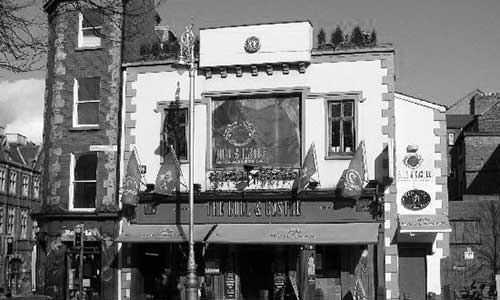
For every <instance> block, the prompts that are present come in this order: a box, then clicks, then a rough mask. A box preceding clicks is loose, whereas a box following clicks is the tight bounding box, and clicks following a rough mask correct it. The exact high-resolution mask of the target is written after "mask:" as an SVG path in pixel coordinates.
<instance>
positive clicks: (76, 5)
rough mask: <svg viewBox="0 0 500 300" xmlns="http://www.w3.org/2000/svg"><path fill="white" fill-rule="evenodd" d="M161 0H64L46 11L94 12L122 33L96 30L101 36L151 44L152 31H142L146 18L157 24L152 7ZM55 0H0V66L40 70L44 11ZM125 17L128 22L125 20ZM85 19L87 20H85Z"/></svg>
mask: <svg viewBox="0 0 500 300" xmlns="http://www.w3.org/2000/svg"><path fill="white" fill-rule="evenodd" d="M161 1H162V0H160V1H155V0H74V1H60V2H61V3H62V2H64V5H63V6H64V9H60V10H51V11H47V12H48V13H49V20H50V18H51V17H54V16H55V15H56V14H57V13H68V12H71V11H77V12H81V13H83V12H85V11H88V10H94V11H97V12H98V13H99V14H100V15H102V17H103V22H105V23H106V24H111V25H113V26H115V27H117V28H118V29H119V30H120V31H121V33H122V34H121V35H115V36H110V35H106V34H105V33H103V32H101V31H100V30H98V29H96V30H95V32H96V34H98V35H100V36H101V37H102V38H104V39H108V40H113V39H114V40H116V41H120V42H122V41H126V40H134V42H135V41H136V40H137V39H142V40H147V42H149V43H153V42H154V41H153V38H152V37H153V35H154V30H151V32H150V34H149V35H147V36H146V35H145V34H144V32H142V31H141V27H142V24H143V23H144V20H145V19H146V18H147V19H148V21H149V19H153V20H154V22H155V23H156V24H158V23H159V22H160V20H161V19H160V17H159V16H158V14H157V13H156V11H155V8H156V7H157V6H158V5H160V3H161ZM56 2H58V0H0V69H3V70H8V71H11V72H27V71H32V70H38V69H42V68H43V67H44V62H45V53H46V51H47V22H46V21H45V19H46V17H45V13H44V12H43V11H42V10H41V8H42V7H43V8H44V9H48V8H49V7H51V5H52V4H54V3H56ZM82 15H83V14H82ZM124 20H128V21H124ZM87 21H88V20H87Z"/></svg>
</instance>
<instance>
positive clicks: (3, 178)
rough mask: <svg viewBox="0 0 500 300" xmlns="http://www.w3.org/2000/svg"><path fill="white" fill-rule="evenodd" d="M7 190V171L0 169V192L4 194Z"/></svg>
mask: <svg viewBox="0 0 500 300" xmlns="http://www.w3.org/2000/svg"><path fill="white" fill-rule="evenodd" d="M6 188H7V170H6V169H0V192H5V189H6Z"/></svg>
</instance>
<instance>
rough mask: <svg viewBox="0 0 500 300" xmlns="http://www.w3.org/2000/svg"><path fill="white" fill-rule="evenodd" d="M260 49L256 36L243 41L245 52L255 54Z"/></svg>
mask: <svg viewBox="0 0 500 300" xmlns="http://www.w3.org/2000/svg"><path fill="white" fill-rule="evenodd" d="M259 49H260V40H259V38H258V37H256V36H251V37H249V38H247V40H246V41H245V51H246V52H248V53H255V52H257V51H259Z"/></svg>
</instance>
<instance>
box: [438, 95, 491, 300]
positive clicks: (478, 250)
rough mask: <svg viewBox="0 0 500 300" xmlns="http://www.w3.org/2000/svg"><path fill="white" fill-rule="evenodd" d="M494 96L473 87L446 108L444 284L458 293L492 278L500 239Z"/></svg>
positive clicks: (451, 291) (451, 290)
mask: <svg viewBox="0 0 500 300" xmlns="http://www.w3.org/2000/svg"><path fill="white" fill-rule="evenodd" d="M499 105H500V94H498V93H491V94H485V93H483V92H481V91H479V90H475V91H473V92H472V93H470V94H468V95H467V96H466V97H464V98H462V99H461V100H460V101H458V102H457V103H456V104H455V105H453V106H451V107H450V109H449V110H448V111H447V132H448V151H449V158H448V159H449V161H450V174H449V178H448V182H449V197H450V200H451V201H450V208H449V218H450V224H451V226H452V229H453V233H452V235H451V238H450V257H449V259H448V260H446V261H445V262H444V264H443V268H444V271H443V272H444V274H445V278H444V285H445V286H447V287H449V292H450V294H449V295H450V297H452V296H453V295H452V293H453V292H457V291H461V290H462V291H463V290H464V288H466V287H469V286H470V284H471V283H472V282H473V281H474V280H476V281H480V282H489V283H491V282H492V281H494V273H495V271H496V268H495V267H493V266H494V265H496V264H497V262H496V261H497V260H498V259H499V257H495V253H497V251H495V250H494V249H495V248H497V250H498V247H499V246H498V245H497V242H496V241H497V240H498V238H499V237H500V231H499V228H497V224H496V223H497V222H496V221H495V219H497V218H498V217H499V216H500V213H499V204H500V202H499V201H498V200H499V199H500V198H499V195H500V126H499V125H500V123H499V122H500V107H499Z"/></svg>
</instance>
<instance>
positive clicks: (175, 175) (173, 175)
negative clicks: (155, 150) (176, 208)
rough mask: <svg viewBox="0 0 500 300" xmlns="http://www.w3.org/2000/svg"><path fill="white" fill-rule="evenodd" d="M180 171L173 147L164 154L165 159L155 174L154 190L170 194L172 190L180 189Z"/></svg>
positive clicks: (177, 190) (158, 192)
mask: <svg viewBox="0 0 500 300" xmlns="http://www.w3.org/2000/svg"><path fill="white" fill-rule="evenodd" d="M181 178H182V172H181V166H180V164H179V161H178V160H177V155H176V154H175V150H174V147H172V146H170V149H169V151H168V153H167V155H166V156H165V160H164V161H163V164H162V165H161V167H160V170H159V171H158V175H157V176H156V184H155V189H154V192H155V193H157V194H162V195H172V194H173V193H174V192H179V191H180V185H181V184H182V185H185V184H183V183H181Z"/></svg>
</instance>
